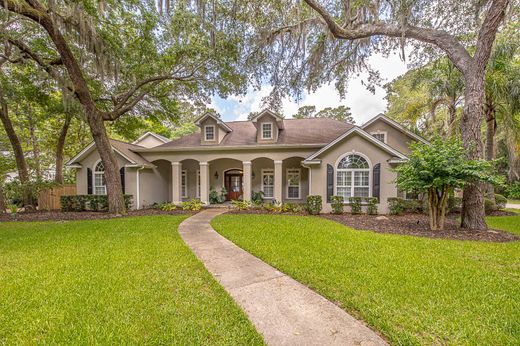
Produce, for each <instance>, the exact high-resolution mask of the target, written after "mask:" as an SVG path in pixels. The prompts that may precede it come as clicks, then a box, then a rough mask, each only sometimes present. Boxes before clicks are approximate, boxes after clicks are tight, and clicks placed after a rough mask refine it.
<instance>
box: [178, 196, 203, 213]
mask: <svg viewBox="0 0 520 346" xmlns="http://www.w3.org/2000/svg"><path fill="white" fill-rule="evenodd" d="M202 206H203V204H202V202H201V201H200V199H198V198H194V199H192V200H191V201H185V202H182V203H181V207H182V210H189V211H199V210H201V209H202Z"/></svg>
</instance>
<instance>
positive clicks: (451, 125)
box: [447, 98, 457, 137]
mask: <svg viewBox="0 0 520 346" xmlns="http://www.w3.org/2000/svg"><path fill="white" fill-rule="evenodd" d="M452 101H453V102H452V103H451V104H450V106H449V107H448V112H449V119H448V130H447V131H448V137H451V136H452V135H453V134H454V132H455V131H454V130H455V119H457V106H456V105H455V99H453V98H452Z"/></svg>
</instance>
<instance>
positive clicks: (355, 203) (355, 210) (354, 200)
mask: <svg viewBox="0 0 520 346" xmlns="http://www.w3.org/2000/svg"><path fill="white" fill-rule="evenodd" d="M361 201H362V199H361V197H349V199H348V204H349V206H350V212H351V213H352V214H361Z"/></svg>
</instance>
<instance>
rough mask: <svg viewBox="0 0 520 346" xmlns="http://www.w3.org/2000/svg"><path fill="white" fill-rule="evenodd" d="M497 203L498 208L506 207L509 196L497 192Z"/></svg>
mask: <svg viewBox="0 0 520 346" xmlns="http://www.w3.org/2000/svg"><path fill="white" fill-rule="evenodd" d="M495 203H496V206H497V209H498V210H502V209H504V208H505V207H506V204H507V198H505V197H504V196H502V195H499V194H498V193H496V194H495Z"/></svg>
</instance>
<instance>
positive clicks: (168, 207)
mask: <svg viewBox="0 0 520 346" xmlns="http://www.w3.org/2000/svg"><path fill="white" fill-rule="evenodd" d="M156 208H157V209H160V210H162V211H174V210H176V209H177V206H176V205H175V204H173V203H169V202H165V203H159V204H157V205H156Z"/></svg>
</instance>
